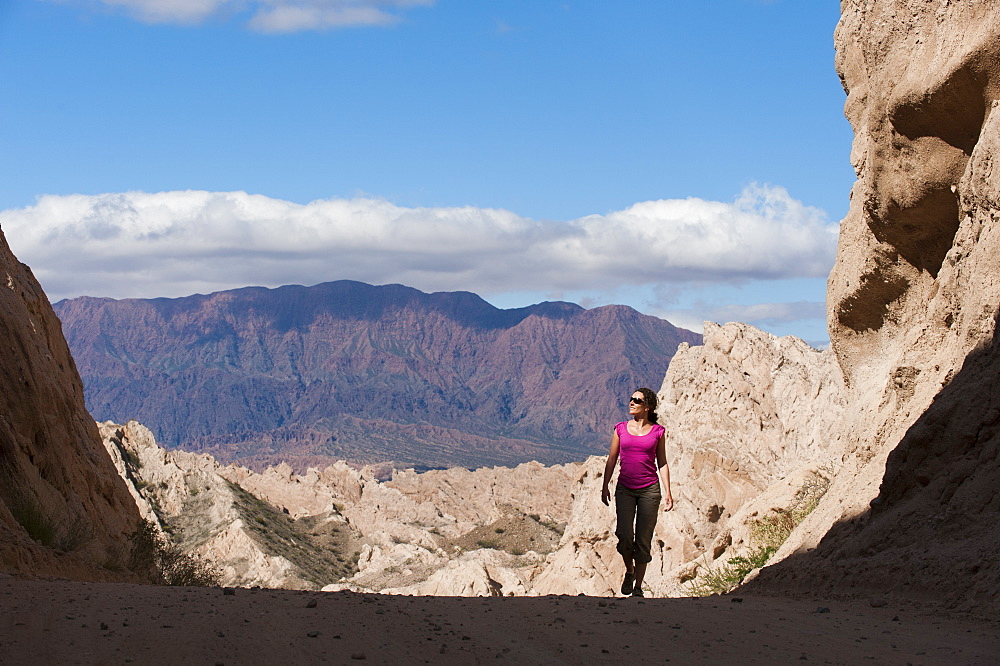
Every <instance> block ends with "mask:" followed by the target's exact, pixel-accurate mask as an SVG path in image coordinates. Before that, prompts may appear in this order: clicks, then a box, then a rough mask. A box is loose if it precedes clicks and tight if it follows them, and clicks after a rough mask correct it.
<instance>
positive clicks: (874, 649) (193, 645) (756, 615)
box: [0, 577, 1000, 666]
mask: <svg viewBox="0 0 1000 666" xmlns="http://www.w3.org/2000/svg"><path fill="white" fill-rule="evenodd" d="M232 592H233V593H232V594H227V593H226V592H225V591H224V590H222V589H219V588H166V587H149V586H138V585H125V584H111V583H77V582H67V581H22V580H17V579H14V578H3V577H0V664H3V665H4V666H6V665H8V664H11V665H14V664H42V663H45V664H127V663H136V664H173V663H185V664H192V665H198V664H209V665H213V664H225V665H232V664H271V663H274V664H278V663H282V664H284V663H301V664H322V663H332V664H338V663H358V662H359V661H364V663H377V664H388V663H404V664H410V663H416V664H419V663H433V664H442V663H445V664H448V663H456V664H458V663H461V664H475V663H482V664H485V663H489V664H502V663H517V664H551V663H573V664H581V663H584V664H602V663H622V662H625V661H633V660H635V661H636V663H644V662H648V661H650V660H652V661H653V662H663V661H669V662H671V663H679V664H707V663H738V664H783V663H791V662H795V663H800V662H806V663H820V664H853V663H866V662H870V663H874V664H996V663H998V661H1000V625H998V624H987V623H983V622H982V621H977V620H973V619H970V618H963V617H956V616H937V615H935V614H933V613H932V612H931V611H929V610H927V609H917V608H914V607H912V606H897V605H894V603H893V602H890V603H888V604H887V605H885V606H882V607H880V608H873V607H872V606H871V604H870V603H869V602H868V601H867V600H865V601H859V602H851V603H843V602H835V601H831V602H823V601H804V600H790V599H776V598H764V597H749V596H747V597H744V598H743V601H742V602H735V601H734V600H733V599H731V598H718V597H716V598H712V599H645V600H638V599H610V598H597V597H519V598H457V597H389V596H382V595H365V594H354V593H348V592H331V593H322V592H296V591H285V590H246V589H236V590H234V591H232ZM314 602H315V603H314Z"/></svg>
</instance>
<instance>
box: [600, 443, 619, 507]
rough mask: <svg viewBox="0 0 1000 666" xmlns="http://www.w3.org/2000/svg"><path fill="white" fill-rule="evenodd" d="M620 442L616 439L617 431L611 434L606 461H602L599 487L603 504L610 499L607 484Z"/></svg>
mask: <svg viewBox="0 0 1000 666" xmlns="http://www.w3.org/2000/svg"><path fill="white" fill-rule="evenodd" d="M620 446H621V443H620V442H619V441H618V433H617V432H615V434H614V435H612V436H611V450H610V451H608V462H606V463H604V488H602V489H601V501H602V502H604V503H605V504H608V502H610V501H611V490H610V488H609V487H608V484H609V483H611V475H612V474H613V473H614V471H615V465H617V464H618V449H619V447H620Z"/></svg>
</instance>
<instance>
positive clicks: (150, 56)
mask: <svg viewBox="0 0 1000 666" xmlns="http://www.w3.org/2000/svg"><path fill="white" fill-rule="evenodd" d="M837 17H838V3H837V2H833V1H826V0H771V1H764V0H704V1H703V2H698V3H691V2H676V1H674V0H662V1H660V2H653V1H651V0H649V1H644V2H632V1H629V0H624V1H620V2H614V3H611V2H593V1H591V2H574V1H572V0H568V1H563V2H548V1H546V0H525V1H519V0H507V1H505V2H500V1H494V0H472V1H469V0H466V1H465V2H457V1H450V0H437V1H434V0H395V1H394V0H271V1H270V2H245V1H241V2H235V1H231V0H114V2H111V1H101V0H86V1H77V0H61V1H60V2H48V1H39V0H10V1H8V2H6V3H4V4H2V5H0V90H3V94H2V95H0V122H2V123H3V127H4V131H3V132H2V133H0V155H3V160H4V165H5V169H4V171H5V173H4V177H3V178H2V179H0V226H2V228H3V230H4V233H5V234H6V235H7V238H8V241H9V242H10V244H11V246H12V248H13V249H14V251H15V253H17V254H18V256H19V257H20V258H21V259H22V260H23V261H26V262H27V263H29V264H30V265H31V266H32V268H33V269H34V270H35V273H36V275H38V277H39V279H40V280H41V282H42V284H43V286H44V287H45V288H46V290H47V291H48V292H49V294H50V297H52V298H53V299H54V300H55V299H58V298H63V297H67V296H74V295H80V294H83V293H86V294H90V295H109V296H115V297H124V296H150V297H151V296H160V295H167V296H178V295H183V294H185V293H193V292H194V291H212V290H216V289H225V288H230V287H235V286H242V285H245V284H264V285H268V286H277V285H279V284H286V283H300V284H311V283H315V282H321V281H326V280H334V279H341V278H347V279H360V280H364V281H368V282H373V283H385V282H402V283H404V284H409V285H411V286H415V287H417V288H420V289H424V290H428V291H430V290H462V289H465V290H470V291H475V292H477V293H480V294H481V295H483V296H484V297H486V298H487V299H488V300H490V301H491V302H494V303H495V304H497V305H500V306H502V307H513V306H519V305H525V304H527V303H531V302H537V301H539V300H543V299H552V298H562V299H566V300H574V301H577V302H581V303H583V304H584V305H588V306H593V305H600V304H603V303H609V302H618V303H626V304H629V305H633V306H634V307H637V308H638V309H640V310H642V311H644V312H648V313H650V314H656V315H658V316H664V317H666V318H668V319H670V320H671V321H674V322H675V323H678V324H680V325H685V326H689V327H694V328H696V327H697V326H698V323H699V322H700V321H701V320H702V319H712V320H716V321H726V320H730V319H735V320H741V321H748V322H749V323H752V324H755V325H758V326H760V327H761V328H764V329H765V330H768V331H771V332H774V333H777V334H781V335H783V334H789V333H791V334H795V335H799V336H800V337H803V338H805V339H806V340H809V341H812V342H817V343H818V342H822V341H823V340H825V338H826V330H825V322H824V315H823V299H824V293H825V276H826V273H827V272H828V270H829V267H830V265H831V264H832V260H833V252H834V248H835V242H836V241H835V237H836V225H837V222H838V221H839V220H840V218H841V217H843V216H844V214H845V213H846V211H847V206H848V192H849V190H850V186H851V183H852V182H853V180H854V176H853V173H852V171H851V168H850V163H849V151H850V140H851V133H850V127H849V125H848V124H847V122H846V120H844V118H843V113H842V106H843V101H844V93H843V91H842V89H841V87H840V83H839V81H838V79H837V76H836V73H835V72H834V68H833V55H834V53H833V30H834V27H835V25H836V21H837Z"/></svg>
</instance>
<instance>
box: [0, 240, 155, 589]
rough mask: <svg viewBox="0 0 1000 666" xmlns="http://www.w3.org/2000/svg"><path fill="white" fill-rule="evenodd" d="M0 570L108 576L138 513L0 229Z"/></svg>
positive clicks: (45, 308) (124, 552)
mask: <svg viewBox="0 0 1000 666" xmlns="http://www.w3.org/2000/svg"><path fill="white" fill-rule="evenodd" d="M0 349H2V354H0V571H6V572H14V573H18V574H48V575H58V576H64V577H67V578H85V579H93V578H108V577H113V576H114V575H115V572H117V571H120V570H121V569H122V568H123V567H124V566H125V565H126V564H127V557H128V541H127V539H126V535H127V534H129V533H130V532H131V531H132V530H134V529H135V526H136V524H137V522H138V519H139V516H138V514H137V512H136V508H135V505H134V503H133V502H132V500H131V498H130V497H129V495H128V493H127V492H126V489H125V486H124V484H122V483H121V482H120V480H119V479H118V476H117V475H116V474H115V470H114V467H113V466H112V465H111V461H110V460H109V459H108V457H107V455H106V454H105V453H104V450H103V449H102V447H101V440H100V437H99V436H98V433H97V428H96V426H95V425H94V422H93V420H92V419H91V418H90V416H89V415H88V414H87V410H86V408H85V406H84V400H83V385H82V384H81V382H80V377H79V375H78V374H77V371H76V366H75V365H74V363H73V359H72V358H71V357H70V352H69V348H68V347H67V345H66V342H65V340H64V339H63V335H62V329H61V327H60V323H59V320H58V319H57V318H56V316H55V313H54V312H53V311H52V307H51V306H50V305H49V302H48V299H47V298H46V297H45V294H44V293H43V291H42V288H41V287H40V286H39V284H38V282H37V281H36V280H35V278H34V276H33V275H32V274H31V270H30V269H29V268H28V267H27V266H25V265H24V264H22V263H20V262H19V261H17V259H16V258H15V257H14V255H13V254H12V253H11V251H10V248H9V247H8V245H7V241H6V238H4V236H3V233H2V232H0Z"/></svg>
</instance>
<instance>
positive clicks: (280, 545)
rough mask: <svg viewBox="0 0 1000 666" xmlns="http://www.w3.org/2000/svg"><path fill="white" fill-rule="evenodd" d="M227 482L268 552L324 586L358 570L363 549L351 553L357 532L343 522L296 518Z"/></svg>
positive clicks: (252, 533)
mask: <svg viewBox="0 0 1000 666" xmlns="http://www.w3.org/2000/svg"><path fill="white" fill-rule="evenodd" d="M227 483H228V484H229V487H230V489H231V490H232V491H233V495H234V498H235V500H236V509H237V511H239V513H240V516H241V517H242V518H243V521H244V523H245V524H246V526H247V528H248V531H249V533H250V535H251V537H252V538H253V539H254V540H255V541H256V542H257V543H258V544H259V545H260V546H261V548H263V549H264V550H265V552H268V553H271V554H273V555H279V556H281V557H284V558H285V559H287V560H288V561H289V562H292V563H293V564H294V565H295V566H296V567H297V568H298V569H299V572H300V573H299V575H301V576H302V577H303V578H304V579H305V580H307V581H309V582H311V583H313V584H316V585H319V586H322V585H326V584H327V583H329V582H331V581H335V580H339V579H341V578H345V577H350V576H351V575H353V574H354V573H355V572H357V563H358V558H359V557H360V553H358V552H354V553H353V554H352V555H350V556H349V557H348V556H347V552H348V551H349V550H351V549H353V544H354V536H353V534H352V533H351V531H350V530H345V529H342V527H343V526H342V524H341V523H338V522H336V521H334V520H331V519H329V518H324V517H322V516H310V517H307V518H300V519H298V520H294V519H293V518H291V516H289V515H288V514H286V513H284V512H283V511H281V510H280V509H278V508H276V507H274V506H272V505H271V504H269V503H267V502H265V501H264V500H262V499H260V498H258V497H256V496H254V495H253V494H251V493H249V492H247V491H246V490H244V489H243V488H242V487H240V486H239V485H237V484H235V483H232V482H227ZM394 540H395V539H394ZM397 543H398V541H397Z"/></svg>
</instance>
